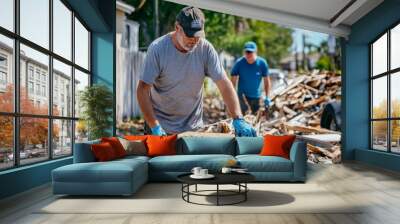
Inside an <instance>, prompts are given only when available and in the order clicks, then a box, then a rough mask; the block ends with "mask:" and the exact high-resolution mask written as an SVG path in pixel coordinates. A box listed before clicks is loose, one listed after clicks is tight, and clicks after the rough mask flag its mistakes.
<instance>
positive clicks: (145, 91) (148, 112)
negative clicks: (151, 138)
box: [137, 82, 158, 128]
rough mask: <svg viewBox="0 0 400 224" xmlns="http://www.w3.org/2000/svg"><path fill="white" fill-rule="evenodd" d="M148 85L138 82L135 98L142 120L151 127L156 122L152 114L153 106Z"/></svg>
mask: <svg viewBox="0 0 400 224" xmlns="http://www.w3.org/2000/svg"><path fill="white" fill-rule="evenodd" d="M150 88H151V87H150V86H148V84H145V83H142V82H140V83H139V85H138V88H137V99H138V103H139V107H140V109H141V110H142V113H143V117H144V120H145V121H146V122H147V124H148V125H149V126H150V127H151V128H152V127H154V126H156V125H157V124H158V121H157V119H156V118H155V116H154V111H153V106H152V103H151V98H150Z"/></svg>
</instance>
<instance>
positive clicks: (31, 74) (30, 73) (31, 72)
mask: <svg viewBox="0 0 400 224" xmlns="http://www.w3.org/2000/svg"><path fill="white" fill-rule="evenodd" d="M28 75H29V79H30V80H33V67H32V66H29V71H28Z"/></svg>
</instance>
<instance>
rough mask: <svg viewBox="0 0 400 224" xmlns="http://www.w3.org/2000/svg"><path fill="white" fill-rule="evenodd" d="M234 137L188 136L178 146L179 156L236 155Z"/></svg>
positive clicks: (179, 141) (179, 140)
mask: <svg viewBox="0 0 400 224" xmlns="http://www.w3.org/2000/svg"><path fill="white" fill-rule="evenodd" d="M235 145H236V143H235V138H234V137H209V136H207V137H206V136H187V137H182V138H179V139H178V141H177V144H176V149H177V150H176V153H177V154H178V155H182V154H184V155H196V154H197V155H198V154H226V155H233V156H234V155H235Z"/></svg>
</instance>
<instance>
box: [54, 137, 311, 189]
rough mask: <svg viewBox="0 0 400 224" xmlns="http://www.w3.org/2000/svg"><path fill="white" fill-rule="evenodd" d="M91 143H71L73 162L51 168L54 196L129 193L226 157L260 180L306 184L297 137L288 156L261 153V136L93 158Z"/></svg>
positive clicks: (181, 142)
mask: <svg viewBox="0 0 400 224" xmlns="http://www.w3.org/2000/svg"><path fill="white" fill-rule="evenodd" d="M94 143H98V141H91V142H85V143H77V144H75V149H74V163H73V164H70V165H66V166H63V167H59V168H57V169H55V170H53V171H52V187H53V193H54V194H67V195H131V194H134V193H135V192H136V191H137V190H138V189H139V188H140V187H141V186H143V185H144V184H145V183H147V182H148V181H151V182H162V181H169V182H170V181H176V177H177V176H178V175H180V174H183V173H188V172H190V170H191V169H192V168H193V167H196V166H200V167H203V168H207V169H209V170H210V172H218V171H220V170H221V168H222V167H223V166H225V165H226V164H227V161H228V160H236V161H237V162H238V164H239V165H240V166H241V167H242V168H247V169H248V171H249V172H250V173H251V174H253V175H254V176H255V177H256V181H259V182H304V181H305V180H306V169H307V154H306V145H305V143H304V142H301V141H296V142H295V143H294V144H293V145H292V148H291V151H290V159H285V158H282V157H276V156H260V155H258V154H259V153H260V150H261V148H262V145H263V138H262V137H236V138H234V137H183V138H179V139H178V141H177V144H176V151H177V155H172V156H157V157H153V158H150V157H147V156H127V157H125V158H122V159H118V160H113V161H108V162H96V161H95V158H94V155H93V154H92V151H91V149H90V145H91V144H94Z"/></svg>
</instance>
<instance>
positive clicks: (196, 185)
mask: <svg viewBox="0 0 400 224" xmlns="http://www.w3.org/2000/svg"><path fill="white" fill-rule="evenodd" d="M195 191H196V192H197V184H196V186H195Z"/></svg>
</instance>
